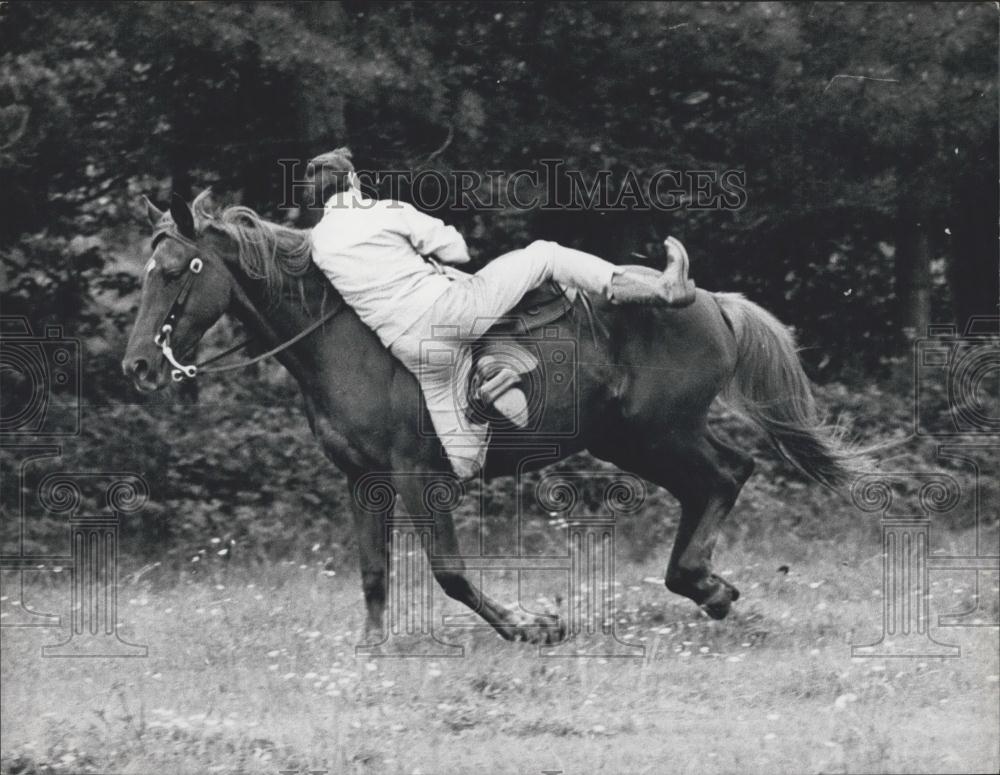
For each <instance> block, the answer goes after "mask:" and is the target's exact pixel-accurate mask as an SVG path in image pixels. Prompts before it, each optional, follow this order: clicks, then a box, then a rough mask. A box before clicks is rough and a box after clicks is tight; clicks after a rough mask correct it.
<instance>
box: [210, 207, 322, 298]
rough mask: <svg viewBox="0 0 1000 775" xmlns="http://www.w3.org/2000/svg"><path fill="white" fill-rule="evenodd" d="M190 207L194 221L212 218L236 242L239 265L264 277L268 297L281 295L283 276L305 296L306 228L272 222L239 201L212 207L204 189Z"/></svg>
mask: <svg viewBox="0 0 1000 775" xmlns="http://www.w3.org/2000/svg"><path fill="white" fill-rule="evenodd" d="M191 211H192V212H193V213H194V218H195V223H205V222H211V223H212V224H213V225H214V226H216V227H217V228H219V229H221V230H222V231H223V232H224V233H225V234H227V235H228V236H229V237H230V238H231V239H232V240H233V242H235V243H236V247H237V250H238V252H239V261H240V266H241V267H242V269H243V271H244V272H246V274H247V276H248V277H250V278H252V279H255V280H263V281H264V284H265V287H266V289H267V295H268V298H269V299H271V300H272V301H275V300H277V299H278V298H280V296H281V293H282V290H283V289H284V287H285V282H286V280H287V279H288V278H294V279H296V280H298V290H299V293H300V295H302V297H303V300H304V288H303V284H302V280H303V278H304V277H305V275H306V274H307V273H308V272H309V270H310V269H312V267H313V264H312V241H311V240H310V237H309V231H307V230H304V229H294V228H291V227H289V226H281V225H280V224H277V223H272V222H271V221H267V220H265V219H264V218H262V217H261V216H260V215H259V214H258V213H256V212H255V211H254V210H252V209H250V208H249V207H243V206H241V205H234V206H232V207H227V208H225V209H224V210H221V211H220V210H216V209H213V208H212V207H211V205H210V202H209V192H208V191H207V190H206V191H203V192H201V193H200V194H199V195H198V196H197V197H195V200H194V202H192V203H191Z"/></svg>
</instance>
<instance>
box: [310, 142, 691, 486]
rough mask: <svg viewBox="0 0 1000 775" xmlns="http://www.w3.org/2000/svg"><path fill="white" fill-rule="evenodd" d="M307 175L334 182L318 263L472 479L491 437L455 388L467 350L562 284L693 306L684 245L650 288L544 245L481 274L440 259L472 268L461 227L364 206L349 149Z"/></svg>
mask: <svg viewBox="0 0 1000 775" xmlns="http://www.w3.org/2000/svg"><path fill="white" fill-rule="evenodd" d="M310 165H311V170H312V174H313V176H314V178H315V177H317V176H323V175H325V176H326V181H325V182H326V183H328V185H327V187H326V189H327V192H329V190H330V189H331V188H332V189H333V192H334V193H333V195H332V196H331V197H330V198H329V199H328V200H327V204H326V208H325V212H324V216H323V219H322V221H320V223H319V224H318V225H317V226H316V227H315V228H314V229H313V232H312V240H313V260H314V261H315V263H316V264H317V265H318V266H319V268H320V269H322V270H323V272H324V273H325V274H326V276H327V277H328V278H329V279H330V281H331V282H332V283H333V285H334V287H335V288H336V289H337V291H338V292H339V293H340V294H341V295H342V296H343V297H344V300H345V301H346V302H347V303H348V304H350V305H351V306H352V307H353V308H354V310H355V312H357V314H358V316H359V317H360V318H361V320H362V321H363V322H365V323H366V324H367V325H368V326H369V327H370V328H371V329H372V330H373V331H374V332H375V333H376V334H377V335H378V337H379V338H380V339H381V341H382V343H383V344H385V346H386V347H388V348H389V349H390V351H391V352H392V353H393V355H395V356H396V357H397V358H399V360H400V361H402V362H403V364H404V365H405V366H406V367H407V368H409V369H410V371H411V372H412V373H413V374H414V375H415V376H416V377H417V379H418V381H419V383H420V386H421V389H422V391H423V393H424V400H425V403H426V404H427V408H428V411H429V413H430V416H431V420H432V423H433V425H434V430H435V432H436V433H437V435H438V437H439V439H440V440H441V443H442V444H443V446H444V448H445V451H446V452H447V453H448V457H449V460H450V461H451V464H452V467H453V469H454V470H455V473H456V474H457V475H458V476H459V477H461V478H463V479H464V478H468V477H471V476H474V475H475V474H476V473H477V472H478V470H479V469H480V468H481V466H482V462H483V460H484V458H485V453H486V442H487V440H488V433H489V428H488V426H487V425H484V424H476V423H473V422H471V421H470V420H469V418H468V417H467V415H466V409H467V407H466V406H465V405H462V402H463V401H464V398H463V391H462V390H461V389H456V385H464V380H465V378H466V377H467V375H468V369H469V368H470V367H471V363H470V357H469V347H468V344H469V343H470V341H474V340H475V339H476V338H478V336H481V335H482V334H483V333H485V331H486V328H487V327H488V325H489V324H490V323H492V322H493V321H495V320H496V319H498V318H501V317H504V316H505V315H506V314H507V313H509V312H510V310H511V309H513V307H514V306H515V305H516V304H517V303H518V302H519V301H520V300H521V298H522V297H523V296H524V295H525V294H526V293H527V292H528V291H530V290H532V289H533V288H536V287H538V286H539V285H541V284H543V283H544V282H546V281H547V280H555V281H556V282H558V283H560V284H562V285H564V286H569V287H574V288H577V289H579V290H583V291H586V292H588V293H591V294H595V295H598V296H604V297H605V298H608V299H610V300H611V301H612V302H615V303H625V302H639V303H660V304H668V305H674V306H683V305H685V304H688V303H690V302H691V301H692V300H693V298H694V286H693V283H691V282H690V281H689V280H688V279H687V254H686V253H685V252H684V251H683V247H682V246H680V243H678V242H676V240H674V241H673V243H668V250H672V251H673V256H672V258H673V264H672V265H671V266H670V267H668V270H667V272H665V273H664V275H662V276H660V277H658V278H652V279H651V277H650V273H649V272H648V270H647V271H641V270H636V269H634V268H631V267H617V266H615V265H614V264H610V263H608V262H607V261H604V260H603V259H600V258H598V257H596V256H592V255H590V254H589V253H583V252H581V251H578V250H572V249H570V248H565V247H562V246H561V245H558V244H556V243H554V242H541V241H539V242H533V243H532V244H531V245H529V246H528V247H527V248H525V249H523V250H517V251H514V252H512V253H508V254H506V255H504V256H501V257H500V258H497V259H495V260H494V261H492V262H490V263H489V264H488V265H487V266H486V267H485V268H483V269H481V270H480V271H479V272H477V273H475V274H466V273H464V272H461V271H459V270H456V269H454V268H452V267H442V266H441V265H440V264H438V263H437V261H441V262H446V263H448V264H464V263H467V262H468V261H469V253H468V249H467V248H466V245H465V240H464V239H462V236H461V235H460V234H459V233H458V232H457V231H456V230H455V229H454V228H453V227H451V226H447V225H446V224H445V223H444V222H443V221H441V220H439V219H437V218H433V217H431V216H429V215H425V214H423V213H421V212H419V211H418V210H416V209H415V208H414V207H412V206H411V205H408V204H404V203H402V202H396V201H393V200H379V201H376V200H372V199H367V198H365V197H364V196H363V195H362V194H361V192H360V190H359V188H358V186H357V177H356V175H355V174H354V168H353V165H352V164H351V161H350V152H349V151H347V150H346V149H338V150H337V151H332V152H331V153H329V154H324V155H323V156H319V157H317V158H316V159H313V160H312V162H310ZM432 256H433V257H434V258H436V259H437V261H435V260H433V259H432V258H431V257H432Z"/></svg>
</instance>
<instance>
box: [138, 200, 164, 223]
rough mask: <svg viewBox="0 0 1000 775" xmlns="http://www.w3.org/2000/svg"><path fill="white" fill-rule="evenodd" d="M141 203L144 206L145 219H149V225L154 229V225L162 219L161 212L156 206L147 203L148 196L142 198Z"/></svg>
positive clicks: (149, 202)
mask: <svg viewBox="0 0 1000 775" xmlns="http://www.w3.org/2000/svg"><path fill="white" fill-rule="evenodd" d="M142 201H143V203H144V204H145V205H146V217H147V218H148V219H149V225H150V226H152V227H153V228H154V229H155V228H156V225H157V224H158V223H159V222H160V219H161V218H162V217H163V210H161V209H159V208H158V207H157V206H156V205H154V204H153V203H152V202H151V201H149V197H148V196H143V198H142Z"/></svg>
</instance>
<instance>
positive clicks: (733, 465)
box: [666, 430, 754, 619]
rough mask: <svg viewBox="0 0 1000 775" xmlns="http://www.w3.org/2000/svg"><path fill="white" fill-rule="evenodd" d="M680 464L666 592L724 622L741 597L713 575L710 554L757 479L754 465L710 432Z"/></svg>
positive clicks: (675, 488)
mask: <svg viewBox="0 0 1000 775" xmlns="http://www.w3.org/2000/svg"><path fill="white" fill-rule="evenodd" d="M677 464H678V466H679V468H680V472H681V474H682V475H681V476H678V477H676V480H675V481H674V483H673V487H671V488H670V489H671V491H672V492H673V493H674V495H676V497H677V498H678V500H679V501H680V503H681V521H680V524H679V525H678V528H677V537H676V538H675V539H674V548H673V550H672V551H671V553H670V562H669V564H668V565H667V571H666V584H667V588H668V589H669V590H670V591H671V592H675V593H677V594H679V595H684V596H685V597H688V598H691V599H692V600H694V602H696V603H697V604H698V605H700V606H701V607H702V609H704V611H705V612H706V613H707V614H708V615H709V616H711V617H712V618H713V619H722V618H724V617H725V616H726V615H727V614H728V613H729V608H730V606H731V605H732V603H733V602H735V601H736V600H737V599H738V598H739V596H740V593H739V590H738V589H736V587H734V586H733V585H732V584H730V583H729V582H728V581H726V580H725V579H723V578H721V577H720V576H717V575H715V574H714V573H713V572H712V552H713V550H714V549H715V542H716V539H717V538H718V534H719V528H720V527H721V525H722V521H723V520H724V519H725V518H726V516H727V515H728V514H729V512H730V511H731V510H732V508H733V505H734V504H735V503H736V498H737V496H738V495H739V493H740V490H741V489H742V488H743V485H744V484H745V483H746V480H747V479H748V478H749V477H750V474H751V473H753V468H754V464H753V460H752V459H751V458H750V457H749V456H748V455H745V454H743V453H742V452H740V451H739V450H737V449H734V448H732V447H729V446H727V445H725V444H723V443H722V442H721V441H719V440H718V439H716V438H715V437H714V436H712V435H711V433H710V432H708V431H707V430H706V431H705V434H704V435H703V436H702V438H701V439H699V440H698V441H697V442H696V443H695V444H693V445H691V446H690V447H689V448H688V449H687V450H686V451H685V452H684V454H683V455H682V456H680V457H679V458H677Z"/></svg>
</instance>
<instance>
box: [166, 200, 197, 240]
mask: <svg viewBox="0 0 1000 775" xmlns="http://www.w3.org/2000/svg"><path fill="white" fill-rule="evenodd" d="M170 217H171V218H173V219H174V225H175V226H177V230H178V231H179V232H180V233H181V234H182V235H183V236H185V237H187V238H188V239H189V240H193V239H194V238H195V231H194V215H192V214H191V208H190V207H188V204H187V202H185V201H184V197H182V196H181V195H180V194H178V193H177V192H176V191H175V192H174V194H173V196H172V197H170Z"/></svg>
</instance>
